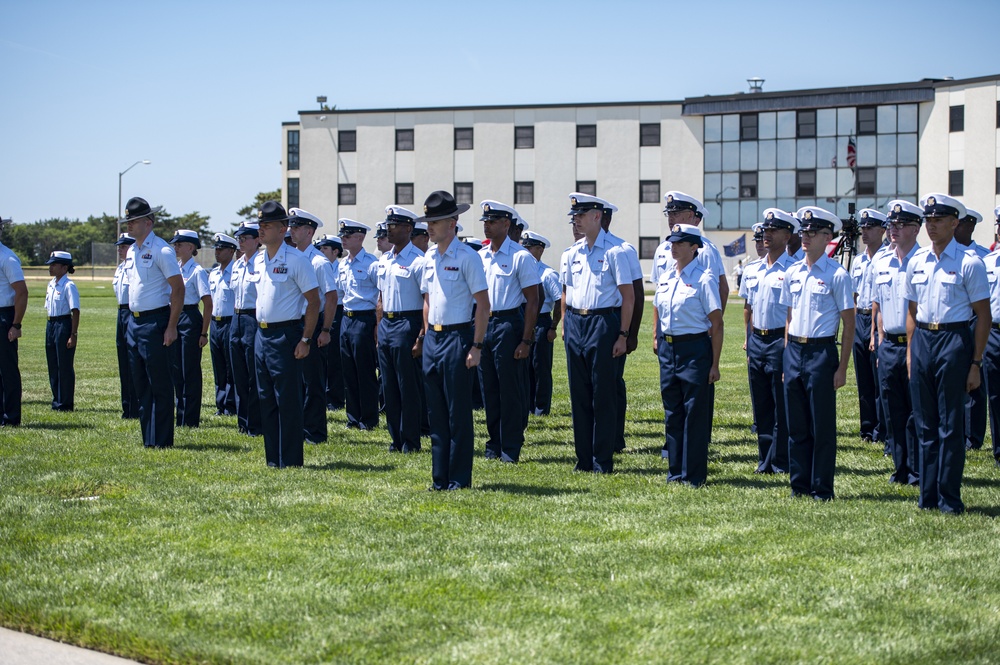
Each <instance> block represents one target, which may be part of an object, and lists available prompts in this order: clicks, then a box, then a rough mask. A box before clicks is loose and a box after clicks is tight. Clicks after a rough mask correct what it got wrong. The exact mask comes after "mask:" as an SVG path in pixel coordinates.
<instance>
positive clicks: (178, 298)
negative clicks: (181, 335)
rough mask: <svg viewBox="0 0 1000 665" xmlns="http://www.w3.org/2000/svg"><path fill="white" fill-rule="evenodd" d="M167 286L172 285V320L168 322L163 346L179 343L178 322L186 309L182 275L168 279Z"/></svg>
mask: <svg viewBox="0 0 1000 665" xmlns="http://www.w3.org/2000/svg"><path fill="white" fill-rule="evenodd" d="M167 284H169V285H170V319H169V320H168V321H167V329H166V330H164V331H163V346H170V345H171V344H173V343H174V342H176V341H177V321H178V320H179V319H180V318H181V310H182V309H184V279H183V278H182V277H181V276H180V275H174V276H173V277H167Z"/></svg>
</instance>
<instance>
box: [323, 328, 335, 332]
mask: <svg viewBox="0 0 1000 665" xmlns="http://www.w3.org/2000/svg"><path fill="white" fill-rule="evenodd" d="M323 332H325V333H332V332H333V328H332V327H330V328H323Z"/></svg>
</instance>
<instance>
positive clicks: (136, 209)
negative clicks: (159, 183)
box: [119, 196, 163, 222]
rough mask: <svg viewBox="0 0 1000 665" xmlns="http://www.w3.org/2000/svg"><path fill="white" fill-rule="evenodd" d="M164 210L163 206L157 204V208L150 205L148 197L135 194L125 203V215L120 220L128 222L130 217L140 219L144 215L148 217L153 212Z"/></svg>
mask: <svg viewBox="0 0 1000 665" xmlns="http://www.w3.org/2000/svg"><path fill="white" fill-rule="evenodd" d="M161 210H163V206H156V207H155V208H150V207H149V202H148V201H146V199H144V198H142V197H139V196H133V197H132V198H130V199H129V200H128V203H126V204H125V217H123V218H122V219H121V220H119V221H124V222H127V221H128V220H130V219H140V218H142V217H148V216H149V215H152V214H153V213H156V212H160V211H161Z"/></svg>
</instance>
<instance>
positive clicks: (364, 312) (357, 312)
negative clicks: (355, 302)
mask: <svg viewBox="0 0 1000 665" xmlns="http://www.w3.org/2000/svg"><path fill="white" fill-rule="evenodd" d="M344 316H349V317H351V318H352V319H359V318H361V317H362V316H375V310H374V309H345V310H344Z"/></svg>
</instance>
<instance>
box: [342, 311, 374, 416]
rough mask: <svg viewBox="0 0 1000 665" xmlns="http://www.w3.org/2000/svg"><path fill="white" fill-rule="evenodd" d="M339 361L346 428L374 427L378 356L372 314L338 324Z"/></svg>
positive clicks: (356, 316)
mask: <svg viewBox="0 0 1000 665" xmlns="http://www.w3.org/2000/svg"><path fill="white" fill-rule="evenodd" d="M340 358H341V360H342V363H343V370H344V395H345V397H346V405H347V426H348V427H358V428H361V429H373V428H375V427H378V409H379V406H378V378H377V377H376V376H375V368H376V367H377V366H378V352H377V350H376V348H375V311H374V310H372V311H370V312H354V316H348V315H347V314H346V313H345V314H344V319H343V321H341V324H340Z"/></svg>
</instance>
